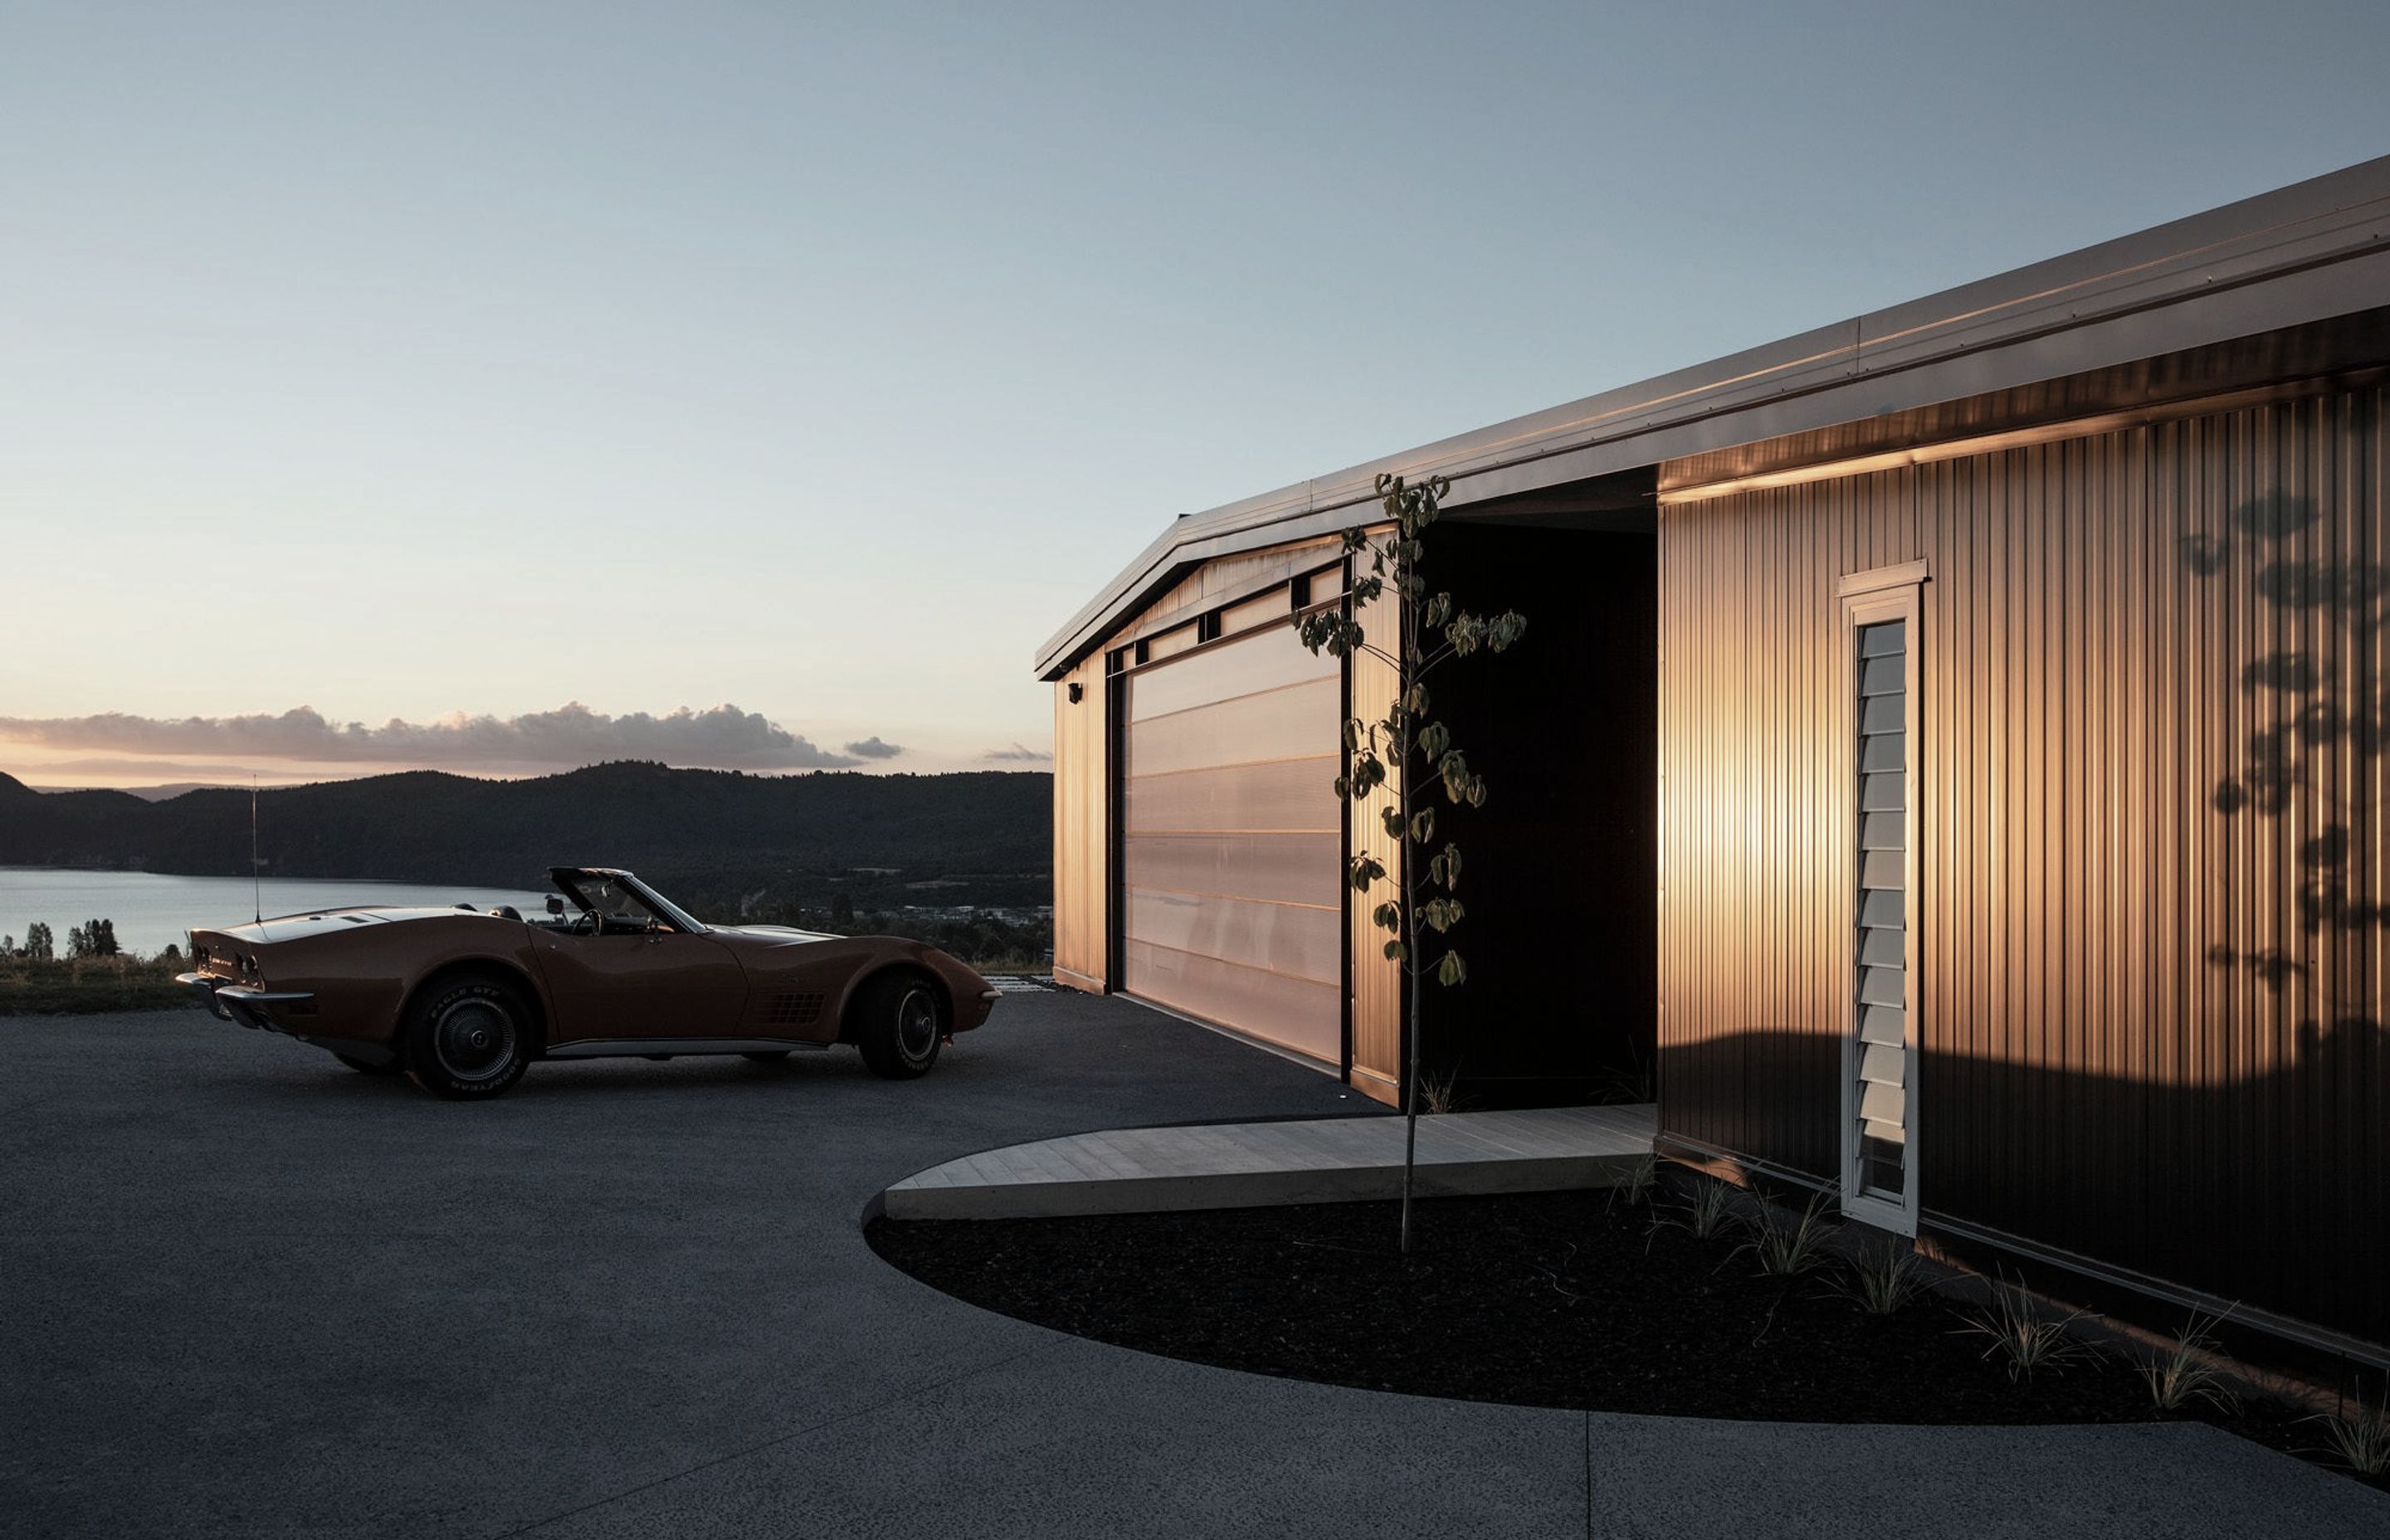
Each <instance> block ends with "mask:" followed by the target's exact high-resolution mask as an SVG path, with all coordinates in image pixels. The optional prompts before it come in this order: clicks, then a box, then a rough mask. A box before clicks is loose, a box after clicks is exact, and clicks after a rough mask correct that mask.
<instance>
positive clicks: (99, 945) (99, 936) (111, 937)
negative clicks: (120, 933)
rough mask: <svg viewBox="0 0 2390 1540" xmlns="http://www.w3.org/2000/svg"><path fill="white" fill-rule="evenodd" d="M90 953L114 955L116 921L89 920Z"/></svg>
mask: <svg viewBox="0 0 2390 1540" xmlns="http://www.w3.org/2000/svg"><path fill="white" fill-rule="evenodd" d="M91 955H92V956H95V957H112V956H116V921H114V920H112V919H96V920H93V921H92V922H91Z"/></svg>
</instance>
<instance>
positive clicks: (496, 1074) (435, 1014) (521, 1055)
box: [400, 974, 532, 1101]
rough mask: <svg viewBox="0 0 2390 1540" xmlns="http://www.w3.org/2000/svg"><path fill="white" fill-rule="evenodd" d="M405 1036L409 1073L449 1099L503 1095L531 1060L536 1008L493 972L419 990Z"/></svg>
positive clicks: (405, 1029)
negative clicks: (421, 992) (528, 1006)
mask: <svg viewBox="0 0 2390 1540" xmlns="http://www.w3.org/2000/svg"><path fill="white" fill-rule="evenodd" d="M400 1035H401V1036H402V1037H403V1039H404V1040H405V1044H406V1075H407V1078H408V1079H410V1080H412V1081H414V1082H415V1084H418V1085H419V1086H421V1087H422V1088H423V1089H424V1090H426V1091H429V1092H430V1093H431V1094H432V1095H433V1096H435V1097H442V1098H443V1099H445V1100H448V1101H487V1100H489V1099H490V1098H491V1097H502V1096H504V1095H506V1094H507V1092H508V1089H510V1088H511V1087H512V1086H513V1085H514V1083H515V1082H516V1081H518V1080H520V1079H521V1078H522V1072H523V1070H524V1068H525V1067H526V1066H527V1065H529V1064H530V1063H531V1053H532V1042H531V1012H530V1011H529V1010H528V1009H526V1008H525V1007H524V1005H523V1002H522V999H521V997H520V995H517V994H516V992H515V990H514V989H513V987H512V986H511V985H509V984H508V983H507V982H506V981H504V980H503V979H498V978H495V977H492V976H490V975H487V974H468V975H466V976H464V977H462V978H456V979H451V980H450V981H448V982H446V983H444V984H442V985H441V986H440V987H439V988H437V989H433V990H428V991H426V992H424V993H423V994H422V995H418V996H417V997H416V999H415V1002H414V1003H413V1004H412V1005H410V1006H408V1007H407V1010H406V1020H405V1022H404V1023H403V1025H402V1027H401V1033H400Z"/></svg>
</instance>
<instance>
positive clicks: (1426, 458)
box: [1036, 156, 2390, 679]
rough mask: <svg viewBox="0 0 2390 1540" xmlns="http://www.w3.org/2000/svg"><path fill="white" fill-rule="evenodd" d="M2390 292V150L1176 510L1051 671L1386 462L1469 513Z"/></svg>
mask: <svg viewBox="0 0 2390 1540" xmlns="http://www.w3.org/2000/svg"><path fill="white" fill-rule="evenodd" d="M2367 257H2372V258H2376V259H2383V260H2377V261H2374V262H2371V263H2364V264H2363V276H2362V279H2361V282H2362V283H2363V284H2364V285H2365V286H2366V287H2367V288H2368V289H2378V290H2379V292H2378V293H2375V294H2374V295H2373V297H2372V299H2371V302H2370V304H2369V303H2368V302H2364V301H2363V300H2362V297H2361V296H2360V298H2359V301H2358V302H2345V303H2344V301H2345V299H2346V298H2347V290H2348V289H2349V286H2348V285H2347V284H2345V283H2334V282H2329V281H2320V282H2319V281H2318V279H2317V275H2318V274H2319V272H2320V271H2321V270H2323V269H2327V268H2331V267H2333V266H2335V265H2336V264H2345V263H2348V262H2350V261H2351V260H2353V259H2362V258H2367ZM2269 286H2270V290H2278V292H2271V291H2269V292H2263V293H2260V292H2253V291H2257V290H2267V289H2269ZM2383 303H2390V156H2383V157H2380V158H2378V159H2375V160H2367V161H2362V162H2360V163H2358V164H2357V165H2354V166H2350V167H2346V168H2345V169H2343V170H2340V171H2336V172H2331V173H2326V174H2324V175H2322V176H2318V177H2313V178H2310V179H2308V180H2306V181H2304V182H2297V183H2293V184H2291V185H2290V186H2284V187H2279V188H2276V189H2274V190H2272V191H2269V192H2264V193H2259V194H2257V195H2256V196H2255V197H2253V198H2246V199H2240V200H2238V201H2236V202H2232V203H2228V204H2224V205H2222V206H2220V207H2217V208H2215V209H2210V210H2207V211H2204V212H2200V213H2195V214H2191V215H2189V216H2188V217H2185V218H2182V219H2178V220H2173V221H2169V222H2167V223H2166V224H2164V225H2154V226H2152V227H2151V228H2149V229H2146V230H2141V231H2139V232H2136V233H2134V234H2131V235H2127V236H2122V237H2117V238H2115V239H2114V240H2108V241H2102V242H2100V243H2098V244H2096V245H2092V246H2087V247H2084V248H2082V249H2080V250H2075V251H2070V252H2067V253H2065V254H2063V255H2061V256H2056V257H2051V258H2048V259H2045V260H2043V261H2041V262H2037V263H2030V264H2028V265H2026V266H2024V267H2019V268H2014V269H2011V270H2010V271H2009V272H2006V273H2002V274H1998V275H1996V276H1992V277H1988V278H1984V279H1980V280H1977V281H1975V282H1973V283H1969V284H1963V285H1960V287H1958V288H1955V289H1944V290H1942V291H1940V292H1939V293H1935V294H1930V295H1926V296H1924V297H1922V298H1920V299H1916V300H1910V301H1907V302H1903V303H1900V304H1896V305H1893V306H1889V307H1887V308H1885V309H1882V310H1878V311H1872V312H1870V313H1868V314H1864V315H1859V316H1855V317H1853V318H1851V319H1850V320H1847V321H1842V322H1836V323H1834V324H1832V325H1830V326H1825V327H1816V328H1814V329H1812V330H1809V331H1805V332H1801V333H1798V334H1796V335H1794V336H1792V337H1788V338H1784V339H1781V340H1778V341H1775V342H1770V343H1767V344H1764V345H1762V346H1760V347H1756V348H1750V349H1746V350H1744V351H1742V352H1741V353H1728V354H1726V355H1725V356H1723V357H1720V358H1715V359H1712V360H1710V361H1708V362H1706V363H1703V364H1697V365H1694V366H1690V367H1688V368H1684V369H1678V370H1675V371H1673V372H1671V373H1668V374H1664V375H1658V376H1655V377H1653V378H1651V379H1645V380H1640V381H1638V382H1636V383H1634V384H1630V385H1625V386H1622V387H1620V388H1618V389H1615V390H1611V391H1602V392H1600V393H1599V394H1596V395H1591V396H1587V397H1584V398H1582V399H1580V400H1577V401H1574V402H1569V403H1565V404H1561V405H1559V406H1554V407H1549V408H1547V409H1545V410H1543V411H1540V412H1534V413H1530V414H1528V415H1526V416H1524V417H1513V418H1510V419H1509V420H1507V421H1504V422H1498V423H1495V424H1492V425H1491V426H1489V427H1485V428H1481V429H1477V430H1473V431H1471V432H1467V433H1460V434H1456V435H1454V436H1452V437H1449V438H1445V439H1440V440H1436V441H1434V442H1433V443H1426V444H1421V445H1419V446H1418V447H1416V448H1412V449H1408V450H1404V451H1399V452H1397V453H1394V454H1392V455H1388V456H1381V457H1380V458H1377V459H1374V460H1370V461H1368V462H1365V463H1363V464H1361V465H1356V466H1351V467H1347V468H1344V469H1343V470H1339V471H1335V472H1333V473H1331V474H1330V475H1326V476H1320V477H1315V478H1312V479H1311V480H1308V481H1299V482H1296V483H1293V484H1292V485H1290V486H1286V487H1281V488H1279V489H1278V490H1277V491H1274V492H1267V493H1263V494H1259V495H1256V496H1253V497H1248V498H1244V499H1241V500H1240V501H1238V502H1234V503H1228V504H1224V505H1222V506H1221V507H1215V508H1212V509H1208V510H1206V511H1204V512H1202V513H1198V514H1193V515H1189V516H1185V517H1182V518H1179V519H1177V520H1173V521H1172V523H1171V524H1170V526H1169V527H1168V528H1166V529H1164V530H1163V532H1162V533H1161V534H1160V535H1159V536H1158V537H1156V538H1155V540H1154V541H1153V542H1152V543H1151V544H1150V545H1147V546H1146V548H1145V549H1144V550H1143V551H1142V552H1140V553H1138V555H1137V558H1135V559H1134V560H1133V561H1131V562H1130V563H1129V564H1128V566H1127V567H1125V568H1124V569H1123V570H1122V571H1121V572H1120V573H1119V574H1118V575H1117V576H1115V577H1114V578H1113V579H1112V580H1111V582H1110V583H1109V584H1105V586H1104V587H1103V589H1102V590H1101V591H1099V593H1098V594H1097V596H1096V597H1094V598H1093V599H1091V600H1090V601H1089V602H1088V603H1087V604H1086V605H1085V606H1083V607H1082V608H1081V609H1080V610H1079V611H1078V612H1077V613H1076V614H1075V615H1073V617H1072V618H1071V620H1070V622H1068V623H1066V624H1065V625H1064V626H1063V627H1062V628H1061V629H1060V630H1059V631H1057V632H1056V633H1055V634H1054V635H1052V636H1051V637H1049V638H1048V639H1047V642H1046V644H1045V645H1044V646H1043V647H1042V648H1039V649H1038V653H1037V658H1036V667H1037V671H1038V674H1039V675H1040V676H1041V677H1045V678H1049V679H1050V678H1052V677H1055V676H1056V675H1057V674H1060V672H1061V671H1062V670H1064V669H1067V668H1069V667H1071V666H1072V665H1073V663H1075V662H1076V661H1078V660H1079V659H1080V658H1081V657H1083V656H1085V655H1086V651H1087V650H1088V649H1089V648H1092V647H1093V646H1095V645H1096V644H1097V643H1098V642H1099V640H1100V639H1101V636H1102V635H1103V634H1104V633H1105V630H1106V628H1107V627H1108V625H1109V624H1110V622H1112V621H1114V620H1116V619H1117V618H1118V617H1119V616H1120V615H1121V614H1123V613H1124V612H1126V611H1128V610H1132V609H1135V608H1136V607H1137V605H1138V604H1140V603H1142V602H1144V601H1145V600H1146V599H1147V598H1149V597H1150V596H1151V595H1153V594H1154V593H1156V592H1158V591H1159V590H1160V589H1162V588H1163V587H1164V586H1166V585H1167V584H1169V583H1171V582H1174V581H1176V578H1177V577H1178V576H1180V575H1183V573H1184V572H1185V571H1187V570H1188V569H1189V568H1191V567H1192V566H1194V565H1196V564H1197V563H1199V562H1201V561H1203V560H1206V559H1209V558H1212V557H1214V556H1220V555H1226V554H1229V553H1231V552H1233V551H1235V550H1238V549H1245V548H1251V547H1253V546H1254V545H1272V544H1276V543H1278V542H1279V541H1280V540H1284V539H1294V538H1300V537H1302V536H1303V535H1306V534H1312V533H1324V532H1325V531H1326V530H1329V529H1333V528H1337V527H1341V526H1342V524H1343V522H1345V520H1343V519H1341V518H1334V517H1329V516H1330V515H1333V514H1336V513H1338V512H1339V511H1340V510H1343V509H1346V508H1351V507H1356V506H1359V505H1361V504H1363V503H1366V502H1368V501H1370V500H1371V499H1372V498H1373V497H1374V495H1375V484H1376V479H1377V477H1378V475H1379V474H1380V473H1381V472H1382V471H1388V470H1391V471H1395V472H1398V473H1401V474H1403V475H1406V476H1410V477H1413V478H1417V477H1420V476H1424V475H1431V474H1433V475H1444V476H1449V477H1451V478H1452V479H1453V481H1454V482H1455V486H1454V501H1455V502H1456V504H1458V503H1462V502H1469V501H1477V500H1481V499H1483V498H1485V497H1490V496H1500V495H1507V494H1512V493H1516V492H1521V491H1529V490H1533V489H1535V488H1536V487H1538V486H1548V485H1553V484H1557V483H1559V482H1561V481H1575V480H1579V479H1582V478H1584V477H1587V476H1592V475H1600V474H1602V473H1604V472H1605V471H1608V470H1615V469H1623V468H1628V467H1629V466H1635V465H1645V464H1654V463H1657V462H1658V461H1660V460H1663V459H1670V458H1676V457H1677V456H1683V455H1688V454H1694V453H1699V452H1701V451H1703V450H1706V449H1714V448H1723V447H1727V446H1728V445H1731V444H1735V443H1754V442H1757V441H1758V440H1761V439H1766V438H1773V437H1776V436H1778V435H1779V434H1781V433H1785V432H1792V431H1800V430H1805V429H1809V428H1816V427H1823V426H1831V424H1833V423H1838V422H1846V421H1853V420H1857V419H1858V418H1861V417H1871V416H1875V415H1879V414H1882V413H1884V412H1890V411H1897V410H1902V409H1905V408H1907V407H1910V406H1918V405H1925V404H1931V403H1933V402H1935V401H1944V400H1951V399H1955V398H1956V397H1957V396H1960V395H1965V394H1972V393H1976V392H1978V391H1983V390H1990V389H1998V388H2000V387H2001V386H2002V385H2006V384H2017V383H2026V382H2030V381H2032V380H2036V379H2056V378H2059V377H2062V376H2063V375H2067V374H2072V373H2075V372H2079V371H2081V370H2084V369H2087V368H2092V367H2099V366H2103V365H2106V364H2110V363H2122V362H2128V361H2129V360H2130V359H2132V358H2136V357H2148V356H2153V355H2155V354H2157V353H2165V352H2169V351H2176V350H2178V349H2181V348H2187V347H2195V346H2201V345H2204V344H2205V343H2208V342H2213V341H2221V340H2227V339H2228V338H2229V337H2231V336H2247V335H2254V334H2255V332H2257V331H2260V330H2265V329H2269V328H2270V327H2276V326H2287V325H2294V324H2297V323H2298V322H2301V321H2309V320H2320V319H2325V318H2328V317H2329V316H2330V315H2332V314H2346V313H2350V312H2354V311H2356V310H2359V309H2365V308H2370V305H2379V304H2383ZM2335 305H2336V306H2338V307H2339V308H2337V309H2332V308H2323V309H2319V308H2318V307H2319V306H2326V307H2329V306H2335ZM2219 326H2222V327H2241V328H2242V329H2240V330H2226V331H2222V332H2218V330H2217V327H2219ZM2119 349H2125V350H2130V351H2127V352H2124V353H2119V351H2118V350H2119ZM1961 360H1976V361H1979V362H1978V363H1977V364H1976V365H1974V366H1966V367H1952V366H1953V365H1954V363H1955V362H1957V361H1961ZM1315 524H1317V525H1320V526H1321V528H1320V529H1314V528H1312V527H1311V526H1312V525H1315ZM1265 535H1266V537H1265V538H1256V537H1257V536H1265Z"/></svg>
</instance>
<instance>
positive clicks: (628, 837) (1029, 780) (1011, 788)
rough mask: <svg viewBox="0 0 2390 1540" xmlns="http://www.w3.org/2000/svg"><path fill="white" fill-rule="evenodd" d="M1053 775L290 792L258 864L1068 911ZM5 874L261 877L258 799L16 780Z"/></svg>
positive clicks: (468, 782) (445, 783)
mask: <svg viewBox="0 0 2390 1540" xmlns="http://www.w3.org/2000/svg"><path fill="white" fill-rule="evenodd" d="M1051 787H1052V781H1051V777H1050V776H1047V774H1045V773H1044V772H1014V771H983V772H967V773H962V774H957V775H944V776H905V775H893V776H892V775H871V776H866V775H854V774H816V775H797V776H751V775H744V774H740V773H739V772H737V771H720V770H675V769H671V768H668V767H666V766H664V765H662V764H648V763H643V762H624V763H617V764H599V765H593V766H591V767H589V768H587V769H583V770H574V771H571V772H568V773H566V774H563V775H557V776H539V777H536V778H533V779H526V780H481V779H476V778H473V777H471V776H455V775H449V774H445V773H443V772H440V771H430V770H424V771H413V772H409V773H406V774H403V775H394V776H368V777H366V778H364V779H361V780H350V781H327V782H322V783H319V784H315V785H311V786H294V787H273V788H269V789H265V790H264V791H263V792H261V793H259V795H258V828H259V833H258V854H259V857H260V858H261V860H262V862H263V869H264V870H265V871H266V872H267V873H269V874H271V875H274V876H279V877H329V878H358V879H385V880H389V881H405V882H456V883H471V884H475V885H485V886H493V887H508V888H533V889H536V888H539V887H541V886H544V885H545V881H546V868H547V867H548V866H569V865H592V866H627V867H629V868H631V869H633V870H635V871H636V872H638V873H639V874H640V875H641V876H643V877H646V878H649V879H650V880H652V881H654V882H656V883H657V884H658V885H659V886H660V887H662V889H663V890H664V891H665V892H668V893H686V894H688V895H689V896H690V897H691V898H692V899H697V898H705V899H709V900H713V901H714V902H716V904H717V905H720V904H722V903H726V902H727V903H735V902H736V901H737V900H738V899H739V898H741V897H745V896H748V895H752V894H758V893H761V894H763V895H765V896H766V897H767V898H768V899H769V900H772V901H778V902H796V903H804V904H816V903H820V904H826V903H828V902H829V901H830V900H831V899H832V898H833V897H835V896H836V895H838V894H842V893H843V894H845V895H847V896H848V898H849V899H850V900H851V901H852V902H853V903H854V904H855V905H857V906H858V907H868V906H890V905H966V904H973V905H1041V904H1045V903H1047V902H1049V899H1050V892H1051V881H1050V862H1051V843H1050V830H1051V828H1052V817H1053V803H1052V790H1051ZM0 865H6V866H85V867H109V868H121V869H129V870H142V871H154V872H173V873H180V874H185V875H193V876H216V877H245V876H247V875H248V874H249V871H250V793H249V792H248V791H246V790H231V789H199V790H192V791H186V792H184V793H182V794H181V795H179V796H175V797H171V798H167V799H165V800H163V801H160V802H148V801H145V800H143V799H142V798H140V797H136V796H134V795H133V794H132V793H130V792H125V791H98V790H95V791H36V790H33V789H31V788H29V787H27V786H25V785H24V784H23V783H22V782H20V781H19V780H16V779H15V778H13V777H11V776H6V775H0Z"/></svg>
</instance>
